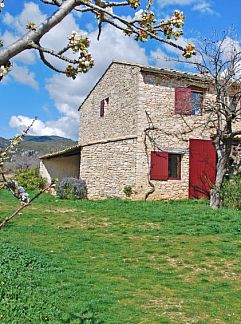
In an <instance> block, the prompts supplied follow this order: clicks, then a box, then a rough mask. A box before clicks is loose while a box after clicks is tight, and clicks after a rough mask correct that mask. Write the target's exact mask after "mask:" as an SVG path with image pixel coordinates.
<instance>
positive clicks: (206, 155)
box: [189, 139, 216, 198]
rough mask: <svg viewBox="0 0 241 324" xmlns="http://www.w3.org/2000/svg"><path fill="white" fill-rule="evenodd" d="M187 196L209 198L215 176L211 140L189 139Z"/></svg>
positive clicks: (213, 148)
mask: <svg viewBox="0 0 241 324" xmlns="http://www.w3.org/2000/svg"><path fill="white" fill-rule="evenodd" d="M189 148H190V153H189V159H190V160H189V198H209V197H210V188H211V187H212V186H213V185H214V183H215V177H216V150H215V147H214V146H213V144H212V141H208V140H198V139H190V141H189Z"/></svg>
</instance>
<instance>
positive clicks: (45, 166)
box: [40, 154, 80, 183]
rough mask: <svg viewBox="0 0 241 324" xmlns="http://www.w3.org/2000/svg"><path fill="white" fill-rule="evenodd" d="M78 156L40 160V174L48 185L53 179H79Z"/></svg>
mask: <svg viewBox="0 0 241 324" xmlns="http://www.w3.org/2000/svg"><path fill="white" fill-rule="evenodd" d="M79 164H80V156H79V154H78V155H72V156H67V157H65V156H60V157H55V158H50V159H42V160H40V174H41V176H42V177H44V178H46V179H47V181H48V183H50V182H51V180H53V179H61V178H62V177H76V178H79Z"/></svg>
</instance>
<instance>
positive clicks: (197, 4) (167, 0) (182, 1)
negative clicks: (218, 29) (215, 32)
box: [159, 0, 217, 15]
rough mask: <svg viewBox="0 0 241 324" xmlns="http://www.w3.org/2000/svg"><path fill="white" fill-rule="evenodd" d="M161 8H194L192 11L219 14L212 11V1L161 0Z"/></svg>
mask: <svg viewBox="0 0 241 324" xmlns="http://www.w3.org/2000/svg"><path fill="white" fill-rule="evenodd" d="M159 6H160V7H161V8H164V7H167V6H192V10H195V11H199V12H201V13H204V14H210V15H213V14H217V12H216V11H214V10H213V9H212V6H213V1H211V0H159Z"/></svg>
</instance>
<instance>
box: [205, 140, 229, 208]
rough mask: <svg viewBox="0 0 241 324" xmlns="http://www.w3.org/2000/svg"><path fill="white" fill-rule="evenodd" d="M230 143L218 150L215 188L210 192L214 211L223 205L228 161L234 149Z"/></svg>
mask: <svg viewBox="0 0 241 324" xmlns="http://www.w3.org/2000/svg"><path fill="white" fill-rule="evenodd" d="M229 144H230V143H229V142H228V143H226V145H225V146H224V147H223V148H222V149H221V148H219V147H218V148H217V147H216V149H217V159H218V160H217V166H216V168H217V171H216V181H215V188H213V189H212V190H211V192H210V206H211V207H212V208H213V209H216V208H219V207H220V205H221V188H222V184H223V179H224V176H225V174H226V172H227V167H228V161H229V156H230V152H231V149H232V145H229Z"/></svg>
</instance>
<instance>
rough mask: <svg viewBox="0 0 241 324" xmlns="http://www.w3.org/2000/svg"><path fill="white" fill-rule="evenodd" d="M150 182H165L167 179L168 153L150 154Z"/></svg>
mask: <svg viewBox="0 0 241 324" xmlns="http://www.w3.org/2000/svg"><path fill="white" fill-rule="evenodd" d="M150 179H151V180H167V179H168V153H167V152H151V170H150Z"/></svg>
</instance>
